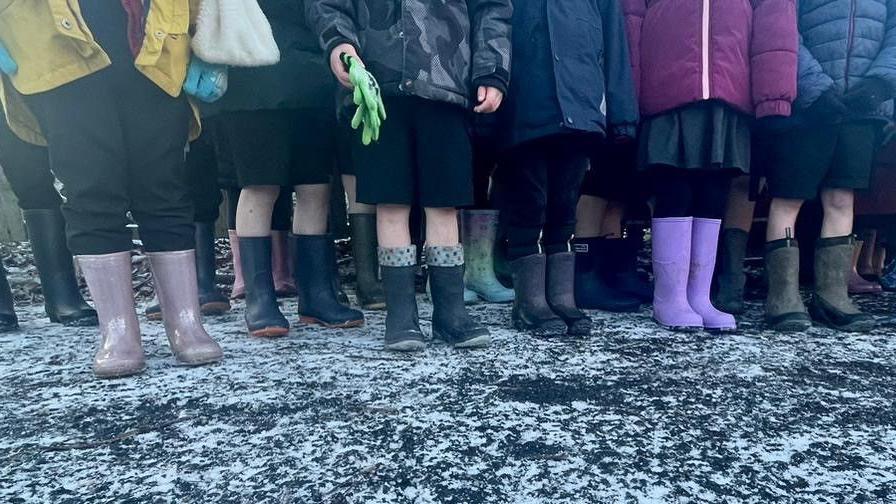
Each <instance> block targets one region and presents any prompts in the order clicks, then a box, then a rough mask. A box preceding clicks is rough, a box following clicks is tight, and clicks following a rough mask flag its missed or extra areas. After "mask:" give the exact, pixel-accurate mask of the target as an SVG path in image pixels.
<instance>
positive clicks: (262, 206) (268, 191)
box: [236, 185, 280, 238]
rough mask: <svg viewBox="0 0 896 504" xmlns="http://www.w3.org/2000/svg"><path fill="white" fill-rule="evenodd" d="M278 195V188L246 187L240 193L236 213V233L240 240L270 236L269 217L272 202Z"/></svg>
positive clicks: (272, 210)
mask: <svg viewBox="0 0 896 504" xmlns="http://www.w3.org/2000/svg"><path fill="white" fill-rule="evenodd" d="M279 195H280V187H279V186H273V185H269V186H248V187H244V188H243V189H242V191H240V199H239V204H238V206H237V211H236V233H237V235H238V236H239V237H240V238H263V237H269V236H271V216H272V215H273V212H274V202H275V201H277V196H279Z"/></svg>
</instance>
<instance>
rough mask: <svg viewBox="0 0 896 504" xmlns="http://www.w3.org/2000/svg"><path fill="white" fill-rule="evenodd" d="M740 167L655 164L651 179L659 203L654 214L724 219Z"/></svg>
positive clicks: (658, 216) (657, 216)
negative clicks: (685, 167)
mask: <svg viewBox="0 0 896 504" xmlns="http://www.w3.org/2000/svg"><path fill="white" fill-rule="evenodd" d="M739 173H740V172H739V171H737V170H687V169H681V168H672V167H668V166H656V167H653V168H651V170H650V174H649V176H650V180H651V183H652V186H653V195H654V196H655V198H656V206H655V208H654V211H653V216H654V217H656V218H658V219H662V218H668V217H699V218H703V219H721V218H723V217H724V216H725V209H726V207H727V205H728V192H729V190H730V186H731V179H733V178H734V177H735V176H736V175H737V174H739Z"/></svg>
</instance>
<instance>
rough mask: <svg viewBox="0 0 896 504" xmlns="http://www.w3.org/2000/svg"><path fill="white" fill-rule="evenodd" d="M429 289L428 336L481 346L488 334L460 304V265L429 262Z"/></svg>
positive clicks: (459, 345) (453, 343) (458, 344)
mask: <svg viewBox="0 0 896 504" xmlns="http://www.w3.org/2000/svg"><path fill="white" fill-rule="evenodd" d="M429 282H430V288H431V289H432V336H433V339H436V340H439V341H444V342H445V343H448V344H449V345H451V346H453V347H454V348H483V347H487V346H489V345H491V342H492V338H491V335H490V334H489V332H488V329H486V328H485V327H484V326H483V325H482V324H480V323H478V322H476V321H475V320H473V319H472V318H471V317H470V314H469V313H468V312H467V307H466V305H465V304H464V267H463V266H451V267H446V266H432V265H430V266H429Z"/></svg>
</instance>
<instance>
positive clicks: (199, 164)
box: [187, 121, 224, 222]
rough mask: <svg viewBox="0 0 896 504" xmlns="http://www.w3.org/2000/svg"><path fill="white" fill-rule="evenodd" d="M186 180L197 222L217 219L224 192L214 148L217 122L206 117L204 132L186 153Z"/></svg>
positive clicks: (203, 126)
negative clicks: (219, 179) (219, 178)
mask: <svg viewBox="0 0 896 504" xmlns="http://www.w3.org/2000/svg"><path fill="white" fill-rule="evenodd" d="M187 180H188V182H189V189H190V198H191V199H192V201H193V212H194V215H193V219H194V220H195V221H196V222H215V221H217V220H218V217H220V213H221V212H220V209H221V202H222V201H224V195H223V193H222V192H221V188H220V183H219V181H218V156H217V152H216V149H215V122H214V121H205V122H204V123H203V125H202V136H200V137H199V138H198V139H197V140H196V141H194V142H193V143H191V144H190V151H189V152H188V153H187Z"/></svg>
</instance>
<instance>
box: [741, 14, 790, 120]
mask: <svg viewBox="0 0 896 504" xmlns="http://www.w3.org/2000/svg"><path fill="white" fill-rule="evenodd" d="M798 54H799V33H798V29H797V19H796V4H795V2H794V0H753V33H752V35H751V41H750V67H751V77H750V79H751V81H752V82H751V84H752V89H753V106H754V107H755V108H756V117H767V116H785V117H786V116H789V115H790V113H791V105H792V103H793V101H794V100H795V99H796V96H797V65H798V56H797V55H798Z"/></svg>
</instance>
